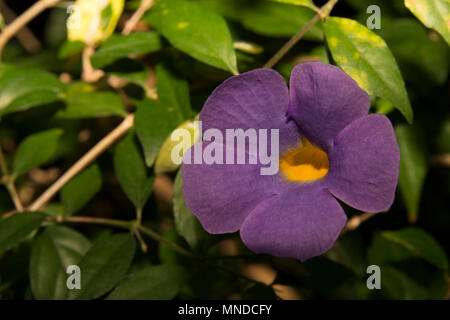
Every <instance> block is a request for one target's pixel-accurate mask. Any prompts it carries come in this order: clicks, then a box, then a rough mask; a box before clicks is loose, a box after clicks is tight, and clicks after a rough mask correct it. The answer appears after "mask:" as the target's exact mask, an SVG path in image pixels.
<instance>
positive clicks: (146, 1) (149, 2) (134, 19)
mask: <svg viewBox="0 0 450 320" xmlns="http://www.w3.org/2000/svg"><path fill="white" fill-rule="evenodd" d="M154 2H155V1H154V0H142V1H141V4H140V5H139V8H138V9H137V10H136V12H135V13H134V14H133V15H132V16H131V18H130V19H129V20H128V21H127V22H126V23H125V27H124V28H123V30H122V34H123V35H128V34H130V33H131V31H133V30H134V28H135V27H136V25H137V24H138V23H139V21H140V20H141V18H142V17H143V15H144V14H145V12H147V10H149V9H150V8H151V7H152V6H153V4H154Z"/></svg>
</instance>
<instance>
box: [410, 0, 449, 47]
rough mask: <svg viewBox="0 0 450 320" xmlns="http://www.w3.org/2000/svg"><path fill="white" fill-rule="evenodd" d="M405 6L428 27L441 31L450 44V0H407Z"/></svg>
mask: <svg viewBox="0 0 450 320" xmlns="http://www.w3.org/2000/svg"><path fill="white" fill-rule="evenodd" d="M405 6H406V7H407V8H408V9H409V10H410V11H411V12H412V13H413V14H414V15H415V16H416V17H417V18H418V19H419V20H420V21H422V23H423V24H424V25H425V26H427V27H428V28H432V29H434V30H436V31H437V32H439V33H440V34H441V35H442V37H443V38H444V39H445V41H447V43H448V44H449V45H450V29H449V15H450V2H449V1H448V0H405Z"/></svg>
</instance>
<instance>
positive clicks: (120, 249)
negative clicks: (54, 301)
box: [69, 234, 136, 300]
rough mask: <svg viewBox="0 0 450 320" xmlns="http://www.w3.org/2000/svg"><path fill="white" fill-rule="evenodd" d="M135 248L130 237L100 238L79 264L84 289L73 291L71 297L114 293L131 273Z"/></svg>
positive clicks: (127, 235) (88, 297)
mask: <svg viewBox="0 0 450 320" xmlns="http://www.w3.org/2000/svg"><path fill="white" fill-rule="evenodd" d="M135 248H136V244H135V242H134V238H133V236H131V235H130V234H117V235H113V236H111V237H107V238H101V239H98V240H97V241H96V242H95V243H94V244H93V245H92V247H91V248H90V249H89V251H88V252H87V253H86V254H85V255H84V257H83V258H82V259H81V261H80V262H79V264H78V265H79V267H80V270H81V272H82V277H81V289H80V290H77V291H71V293H70V296H69V298H70V299H79V300H88V299H95V298H98V297H100V296H102V295H104V294H105V293H107V292H108V291H109V290H111V289H112V288H113V287H114V286H115V285H116V284H117V283H118V282H119V281H120V280H121V279H122V278H123V276H124V275H125V274H126V272H127V271H128V269H129V267H130V264H131V261H132V260H133V257H134V251H135Z"/></svg>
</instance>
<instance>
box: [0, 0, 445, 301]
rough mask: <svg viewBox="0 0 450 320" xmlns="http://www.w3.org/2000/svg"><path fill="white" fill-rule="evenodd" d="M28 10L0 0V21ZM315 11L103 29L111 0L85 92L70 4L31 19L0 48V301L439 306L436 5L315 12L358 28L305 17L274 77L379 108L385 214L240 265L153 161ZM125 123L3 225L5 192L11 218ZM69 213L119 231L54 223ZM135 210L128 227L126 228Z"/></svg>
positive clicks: (440, 133)
mask: <svg viewBox="0 0 450 320" xmlns="http://www.w3.org/2000/svg"><path fill="white" fill-rule="evenodd" d="M34 2H35V1H31V0H23V1H5V0H2V1H0V3H1V12H2V16H1V19H0V28H1V29H4V27H5V25H8V24H9V23H10V22H11V20H12V19H14V17H15V15H18V14H20V13H22V12H24V11H25V10H26V9H27V8H29V7H30V6H31V5H32V4H33V3H34ZM119 2H120V1H119ZM324 3H325V1H308V0H297V1H295V0H293V1H290V0H283V1H282V0H280V1H277V0H271V1H269V0H267V1H266V0H196V1H187V0H161V1H158V2H157V4H156V5H154V6H153V7H152V8H151V9H150V10H149V11H148V12H146V14H145V15H144V16H143V17H142V19H141V21H140V22H139V23H138V24H137V25H136V27H135V30H134V31H133V32H132V33H130V34H128V35H126V34H125V35H124V34H121V33H120V30H122V29H123V27H124V25H125V22H126V21H128V19H129V18H130V17H131V16H132V14H133V12H134V11H135V10H136V9H137V8H138V7H139V5H140V1H126V2H125V5H124V12H123V14H122V15H121V16H120V19H118V26H117V28H116V31H115V32H114V33H113V34H112V35H111V36H110V37H104V38H103V40H101V41H98V42H97V43H96V46H97V49H96V51H95V53H94V54H93V56H92V59H91V62H92V66H93V67H94V68H96V69H102V70H103V71H104V72H105V74H104V76H103V77H101V78H99V79H98V80H97V81H94V82H90V83H88V82H87V81H83V80H82V78H83V77H82V76H83V74H82V72H83V63H82V52H83V49H84V47H85V44H84V43H83V42H82V41H80V40H79V39H76V36H74V35H73V34H72V37H71V39H70V40H73V41H69V39H68V38H67V34H68V32H67V30H66V20H67V19H68V13H67V7H68V6H69V5H71V4H72V3H71V2H67V1H62V2H60V3H59V4H58V5H57V6H56V7H54V8H51V9H49V10H46V11H44V12H43V13H42V14H40V15H39V16H37V17H36V18H35V19H34V20H33V21H31V22H30V23H29V24H28V25H27V29H26V31H22V32H21V33H20V34H19V36H18V37H16V38H14V39H12V40H11V41H10V42H9V43H8V45H7V46H6V47H5V49H4V51H3V60H2V63H1V64H0V117H1V120H0V121H1V122H0V139H1V148H2V150H3V154H4V158H5V159H6V166H7V167H8V173H6V172H4V171H5V170H2V171H3V175H4V176H5V177H6V176H7V177H8V179H5V178H3V179H2V182H3V183H4V187H2V188H1V189H0V213H2V214H4V216H3V218H2V220H1V221H0V298H2V299H76V298H79V299H97V298H109V299H172V298H177V299H218V298H220V299H224V298H225V299H228V298H230V299H279V298H282V299H287V298H289V299H314V298H327V299H448V298H449V296H450V289H449V275H448V254H449V253H450V242H449V236H448V232H449V231H450V160H449V154H450V109H449V83H448V69H449V68H448V64H449V49H448V43H446V41H447V42H448V41H449V34H448V14H449V12H448V10H449V6H450V4H449V2H448V0H433V1H429V2H428V1H425V0H424V1H420V0H411V1H400V0H396V1H388V0H341V1H339V2H338V3H337V5H336V7H335V8H334V9H333V11H332V13H331V15H332V16H334V17H345V18H349V19H352V20H354V21H357V22H359V23H360V24H361V25H359V24H352V22H351V23H347V22H345V21H346V20H342V19H339V18H333V19H329V20H327V22H326V23H325V24H323V23H322V22H319V23H317V24H316V25H315V26H313V27H312V28H311V29H310V30H309V31H308V32H307V33H306V35H305V37H304V38H303V39H302V40H301V41H300V42H299V43H298V44H297V45H295V46H294V47H293V48H292V49H291V50H290V51H289V52H288V54H287V55H286V56H285V57H284V58H283V59H282V60H281V61H280V62H279V63H278V64H277V65H276V66H275V69H276V70H278V71H279V72H280V73H281V74H282V75H283V76H284V77H285V78H286V79H288V78H289V75H290V71H291V69H292V68H293V67H294V66H295V65H296V64H298V63H300V62H303V61H310V60H319V61H323V62H326V63H333V64H337V65H339V66H340V67H341V68H343V69H344V70H345V71H346V72H347V73H349V74H350V75H351V76H352V77H353V78H354V79H355V80H356V81H358V83H359V84H360V86H362V87H363V88H364V89H365V90H367V91H369V93H371V101H372V111H373V112H380V113H386V114H388V116H389V118H390V119H391V121H392V122H393V123H394V126H395V129H396V133H397V137H398V142H399V145H400V149H401V152H402V162H401V169H400V181H399V188H398V192H397V197H396V201H395V203H394V205H393V206H392V208H391V209H390V210H389V211H388V212H384V213H380V214H377V215H376V216H374V217H373V218H371V219H370V220H368V221H366V222H364V223H363V224H361V226H359V228H357V229H356V230H350V231H348V232H346V233H345V234H344V235H342V236H341V237H340V238H339V240H338V241H337V243H336V245H335V246H334V248H333V249H332V250H331V251H330V252H328V253H327V254H325V255H323V256H321V257H317V258H313V259H311V260H309V261H307V262H305V263H300V262H299V261H296V260H292V259H280V258H274V257H270V256H266V255H255V254H253V253H252V252H250V251H249V250H248V249H246V248H245V247H244V245H243V244H242V242H241V240H240V238H239V235H238V234H230V235H222V236H212V235H209V234H207V233H206V232H205V231H204V230H203V229H202V227H201V226H200V224H199V222H198V221H197V220H196V218H195V217H194V216H193V215H192V213H190V212H189V210H188V209H187V207H186V205H185V204H184V202H183V197H182V191H181V185H182V181H181V175H180V172H177V167H176V166H174V165H172V164H170V163H168V161H167V158H168V157H167V154H168V152H170V150H171V147H172V145H171V144H170V141H168V140H167V138H168V137H169V135H170V133H171V132H172V131H173V130H174V129H175V128H177V127H179V126H183V127H186V128H189V130H192V132H193V130H194V129H193V127H192V120H193V119H194V117H195V116H196V115H197V114H198V113H199V111H200V110H201V108H202V105H203V103H204V101H205V100H206V98H207V97H208V96H209V94H210V93H211V92H212V90H213V89H214V88H215V87H216V86H217V85H219V84H220V83H221V82H222V81H223V80H225V79H226V78H228V77H230V76H231V75H232V74H236V73H237V72H238V70H239V72H245V71H248V70H251V69H254V68H259V67H261V66H263V65H264V63H265V62H266V61H267V60H269V59H270V58H271V57H272V56H273V55H274V54H275V53H276V52H277V51H278V49H279V48H280V47H281V46H282V45H283V44H284V43H285V42H286V41H287V40H288V39H289V38H290V37H291V36H293V35H294V34H295V33H297V32H298V31H299V30H300V29H301V28H302V27H303V26H304V25H305V24H306V23H307V22H308V21H309V20H311V19H312V18H313V17H314V15H315V14H316V12H315V9H316V8H317V7H319V6H321V5H323V4H324ZM405 3H406V4H407V6H405ZM373 4H375V5H378V6H379V7H380V9H381V29H380V30H373V32H372V31H369V30H368V29H366V27H365V25H366V21H367V19H368V18H369V16H370V15H371V14H368V13H367V12H366V10H367V8H368V6H370V5H373ZM428 5H430V7H433V5H434V6H435V7H433V8H434V9H433V8H431V9H430V7H428ZM316 6H317V7H316ZM414 6H416V7H414ZM439 6H441V7H439ZM408 8H409V9H408ZM414 8H415V9H414ZM417 8H418V9H417ZM410 9H411V11H410ZM445 10H447V11H445ZM445 12H446V13H445ZM413 13H414V14H413ZM114 15H115V13H114V10H112V9H111V10H109V11H107V10H106V11H104V12H103V13H102V19H104V20H105V21H106V24H105V26H107V25H108V21H109V22H111V21H112V20H114V19H116V18H119V17H118V16H117V17H115V16H114ZM418 18H419V19H418ZM445 22H446V25H445ZM442 23H444V28H443V29H442V28H441V26H442ZM445 27H446V28H447V29H445ZM107 28H109V27H107ZM69 35H70V32H69ZM378 36H379V37H381V38H378ZM334 37H337V39H338V40H339V41H340V44H342V45H339V46H335V45H334V41H333V40H332V38H334ZM81 38H82V37H81ZM74 39H75V40H74ZM355 39H360V40H361V41H360V42H358V41H357V40H355ZM380 39H381V40H380ZM355 41H356V42H355ZM380 41H381V43H382V42H383V41H385V42H386V44H387V46H388V48H386V49H382V48H383V46H382V45H379V44H380ZM355 46H356V47H355ZM355 48H356V49H357V50H359V51H358V52H360V53H362V54H363V56H362V58H363V59H364V61H363V62H361V63H359V62H358V63H357V62H355V61H357V59H356V56H355V52H354V50H355ZM390 52H391V53H392V56H391V53H390ZM358 57H359V56H358ZM397 65H398V68H399V69H397ZM397 70H400V72H397ZM400 73H401V74H400ZM377 74H378V75H377ZM380 74H381V76H380ZM377 77H378V78H377ZM374 79H375V80H376V81H375V80H374ZM389 79H391V80H392V79H394V80H395V81H394V82H392V81H391V80H389ZM390 81H391V82H390ZM403 82H404V86H403ZM155 98H157V99H155ZM134 112H135V115H136V116H135V122H134V128H133V129H132V130H130V131H129V132H128V133H127V135H126V136H125V137H124V138H122V139H121V140H120V141H118V143H117V144H115V145H114V146H112V147H110V148H108V149H107V150H106V151H105V152H104V153H103V154H101V155H100V156H99V157H98V158H97V159H95V162H94V163H93V164H92V165H90V166H89V167H88V168H87V169H85V170H83V171H82V172H81V173H80V174H78V175H77V176H76V177H75V178H74V179H72V180H71V181H70V182H69V183H68V184H66V185H65V186H64V187H63V188H62V190H61V191H60V192H59V193H58V195H57V196H56V197H55V198H54V199H53V200H52V201H51V202H50V204H48V205H47V206H45V207H44V208H39V209H40V210H39V211H40V213H35V212H33V213H21V214H16V215H12V216H11V217H9V216H10V215H11V213H14V212H13V211H12V210H14V203H13V202H12V200H11V198H10V196H9V193H8V189H10V185H9V184H10V183H11V182H14V184H15V186H16V189H17V192H18V196H19V198H20V200H21V202H22V203H23V204H24V205H25V207H28V206H29V205H30V204H32V203H33V201H34V200H35V199H36V198H38V196H39V195H40V194H41V193H42V192H43V191H45V190H46V188H47V187H49V186H50V185H51V184H52V183H53V182H54V181H55V180H56V179H57V178H58V177H59V176H61V175H62V174H63V173H64V172H65V171H66V170H67V169H68V168H70V166H71V165H73V163H75V162H76V161H77V159H79V158H80V157H81V156H82V155H83V154H84V153H86V152H87V151H88V150H90V149H91V148H92V147H93V146H94V145H95V144H96V143H97V142H98V141H100V140H101V139H102V138H103V137H105V136H106V135H107V134H108V133H109V132H111V130H113V129H114V128H115V127H116V126H117V125H118V124H119V123H120V122H121V121H122V120H123V118H125V117H127V116H128V115H129V114H131V113H134ZM413 113H414V120H413V121H412V119H413ZM407 120H409V122H412V124H410V123H408V121H407ZM192 134H193V136H194V133H192ZM161 147H162V148H161ZM2 169H3V168H2ZM211 201H214V199H211ZM346 212H347V214H348V215H349V217H353V216H354V215H357V214H358V213H357V212H355V211H353V210H352V209H350V208H346ZM274 214H276V213H274ZM7 216H8V217H9V218H5V217H7ZM76 217H91V218H100V219H115V220H121V222H120V223H122V225H120V226H116V227H114V226H111V225H98V224H89V223H88V224H76V223H71V222H76V219H73V218H76ZM136 217H137V219H138V220H137V221H138V222H139V221H140V220H141V219H142V225H143V226H144V228H145V229H136V228H135V225H134V223H135V222H133V221H134V220H135V219H136ZM70 218H72V220H70ZM115 220H114V221H115ZM124 221H125V222H124ZM130 221H131V222H130ZM127 228H128V229H130V231H131V232H127V230H121V229H127ZM159 235H161V236H159ZM147 236H149V237H147ZM280 236H282V235H280ZM152 238H153V239H152ZM155 239H156V240H159V241H154V240H155ZM174 247H175V248H176V249H175V250H173V248H174ZM193 255H195V256H193ZM198 256H200V257H201V258H198ZM71 264H79V265H80V267H81V270H82V272H83V274H82V279H83V280H82V281H83V282H82V284H83V289H82V290H79V291H68V290H67V288H66V286H65V282H66V269H65V268H66V267H67V266H68V265H71ZM371 264H376V265H379V266H380V267H381V270H382V275H381V283H382V289H381V290H368V289H367V287H366V279H367V277H368V275H367V273H366V268H367V266H369V265H371ZM249 278H250V279H249Z"/></svg>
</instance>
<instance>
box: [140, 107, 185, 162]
mask: <svg viewBox="0 0 450 320" xmlns="http://www.w3.org/2000/svg"><path fill="white" fill-rule="evenodd" d="M180 123H181V117H180V114H179V113H178V111H177V110H175V109H174V107H173V106H168V105H163V104H162V103H160V102H159V101H155V100H150V99H145V100H143V101H141V102H139V103H138V104H137V110H136V117H135V128H136V134H137V136H138V138H139V140H140V142H141V144H142V148H143V150H144V155H145V163H146V164H147V166H148V167H151V166H152V165H153V163H154V162H155V160H156V156H157V155H158V152H159V149H160V147H161V145H162V144H163V142H164V140H165V139H166V138H167V137H168V136H169V135H170V134H171V133H172V131H173V130H174V129H175V128H176V127H177V126H178V125H179V124H180Z"/></svg>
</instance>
